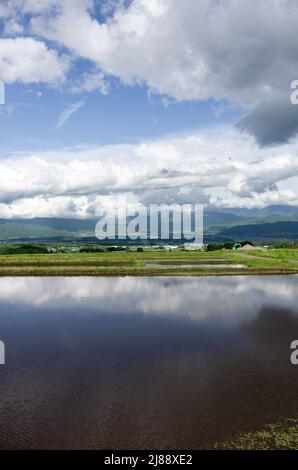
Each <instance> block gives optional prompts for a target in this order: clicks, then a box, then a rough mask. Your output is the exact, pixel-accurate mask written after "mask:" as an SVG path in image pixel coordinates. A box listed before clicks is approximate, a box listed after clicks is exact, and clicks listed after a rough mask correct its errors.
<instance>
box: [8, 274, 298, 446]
mask: <svg viewBox="0 0 298 470" xmlns="http://www.w3.org/2000/svg"><path fill="white" fill-rule="evenodd" d="M297 287H298V277H295V276H283V277H281V276H268V277H258V276H247V277H245V276H237V277H216V278H214V277H200V278H190V277H179V278H170V277H168V278H167V277H159V278H158V277H152V278H145V277H138V278H134V277H126V278H125V277H123V278H120V277H119V278H14V279H13V278H2V279H1V282H0V339H1V340H2V341H4V342H5V346H6V365H5V366H0V448H4V449H9V448H19V449H21V448H31V449H44V448H47V449H79V448H83V449H102V448H104V449H135V448H138V449H191V448H194V449H199V448H212V447H213V446H214V444H215V443H216V442H220V441H222V440H225V439H228V438H230V437H232V436H233V435H235V434H237V433H238V432H239V431H245V430H254V429H259V428H260V427H262V426H263V425H264V424H266V423H270V422H274V421H276V420H279V419H281V418H284V417H292V416H297V414H298V400H297V397H298V366H296V367H295V366H293V365H291V364H290V359H289V358H290V348H289V345H290V342H291V341H292V340H293V339H298V289H297Z"/></svg>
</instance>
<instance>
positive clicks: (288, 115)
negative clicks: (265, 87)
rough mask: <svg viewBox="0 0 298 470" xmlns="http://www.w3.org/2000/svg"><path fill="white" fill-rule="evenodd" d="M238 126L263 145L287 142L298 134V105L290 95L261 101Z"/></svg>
mask: <svg viewBox="0 0 298 470" xmlns="http://www.w3.org/2000/svg"><path fill="white" fill-rule="evenodd" d="M236 127H237V128H238V129H240V130H241V131H245V132H247V133H249V134H251V135H253V136H254V137H255V139H256V140H257V142H258V144H259V145H260V146H262V147H266V146H272V145H279V144H284V143H287V142H289V141H290V140H291V139H292V138H294V137H295V136H296V135H297V134H298V105H293V104H292V103H291V102H290V98H289V97H288V98H286V97H285V98H284V99H279V100H276V101H272V102H263V103H260V104H259V105H258V106H256V107H255V108H254V109H253V110H252V111H251V112H249V113H248V114H247V115H245V116H244V117H242V118H241V119H240V120H239V121H238V122H237V123H236Z"/></svg>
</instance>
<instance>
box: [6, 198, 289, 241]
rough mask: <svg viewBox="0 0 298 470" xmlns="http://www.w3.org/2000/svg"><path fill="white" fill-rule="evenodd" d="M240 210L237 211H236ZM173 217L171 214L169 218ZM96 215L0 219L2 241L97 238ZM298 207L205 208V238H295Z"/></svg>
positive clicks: (219, 239)
mask: <svg viewBox="0 0 298 470" xmlns="http://www.w3.org/2000/svg"><path fill="white" fill-rule="evenodd" d="M235 212H237V213H235ZM170 219H171V218H170ZM96 222H97V219H95V218H90V219H70V218H54V217H53V218H51V217H36V218H33V219H9V220H7V219H3V218H2V219H0V241H22V242H23V241H26V240H28V241H32V240H34V241H36V240H40V241H45V242H46V241H55V242H57V241H59V240H61V241H62V240H84V241H87V240H93V239H94V240H96V239H95V234H94V230H95V226H96ZM297 224H298V208H296V207H288V206H272V207H268V208H266V209H258V210H255V209H229V210H227V209H218V210H213V209H210V208H208V209H205V211H204V234H205V240H208V241H209V240H212V241H216V240H218V241H222V240H224V239H228V240H234V239H236V240H238V239H255V240H256V239H274V238H276V239H277V238H278V239H290V240H293V239H296V238H297V237H296V234H297V231H296V226H297Z"/></svg>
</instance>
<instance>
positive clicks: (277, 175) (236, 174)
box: [0, 128, 298, 217]
mask: <svg viewBox="0 0 298 470" xmlns="http://www.w3.org/2000/svg"><path fill="white" fill-rule="evenodd" d="M297 150H298V142H296V143H293V144H290V145H284V146H281V147H279V148H275V149H270V148H268V149H267V150H264V149H259V148H258V146H257V145H256V144H255V143H254V141H253V139H251V138H248V137H245V136H244V135H243V134H241V133H239V132H237V131H236V130H227V129H226V128H223V129H221V130H214V131H210V130H209V131H206V132H200V133H192V134H187V135H182V136H180V137H179V138H168V139H160V140H156V141H148V142H143V143H141V144H135V145H113V146H106V147H95V148H93V147H92V148H88V147H85V148H78V149H70V150H69V149H66V150H57V151H50V152H41V153H39V154H23V155H15V156H10V157H7V158H5V159H4V160H2V161H1V163H0V216H1V217H33V216H67V217H71V216H74V217H77V216H79V217H88V216H89V217H90V216H94V215H95V210H96V209H97V208H98V207H100V206H106V205H108V204H110V203H111V202H112V201H113V200H114V198H115V197H118V196H120V195H122V196H123V195H125V196H126V198H128V200H129V201H130V202H131V203H138V202H143V203H145V204H150V203H156V202H158V203H162V202H165V203H171V202H177V203H190V202H193V203H195V202H197V203H204V204H206V205H209V206H215V207H223V206H224V207H260V208H261V207H265V206H267V205H270V204H292V205H298V194H297V190H296V188H297V183H298V158H297V156H296V155H297ZM252 155H253V157H254V158H253V159H252Z"/></svg>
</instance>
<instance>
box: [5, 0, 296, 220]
mask: <svg viewBox="0 0 298 470" xmlns="http://www.w3.org/2000/svg"><path fill="white" fill-rule="evenodd" d="M297 30H298V4H297V1H295V0H250V1H249V2H246V1H245V0H187V1H185V0H59V1H58V0H9V1H6V0H0V80H1V81H3V82H4V84H5V103H4V104H2V105H0V136H1V145H0V217H6V218H14V217H26V218H30V217H36V216H52V217H88V216H92V215H94V214H95V211H96V210H97V209H98V208H99V207H101V206H108V205H109V204H111V203H112V202H113V201H114V200H115V198H116V197H119V195H120V196H121V197H126V198H127V200H128V201H130V202H131V203H133V204H138V203H140V202H141V203H144V204H150V203H172V202H176V203H203V204H205V206H206V207H215V208H223V207H224V208H234V207H248V208H262V207H266V206H268V205H280V204H285V205H296V206H297V205H298V193H297V186H298V136H297V134H298V105H294V104H293V103H292V102H291V99H290V98H291V93H292V90H291V83H292V82H293V81H294V80H297V79H298V41H297Z"/></svg>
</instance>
